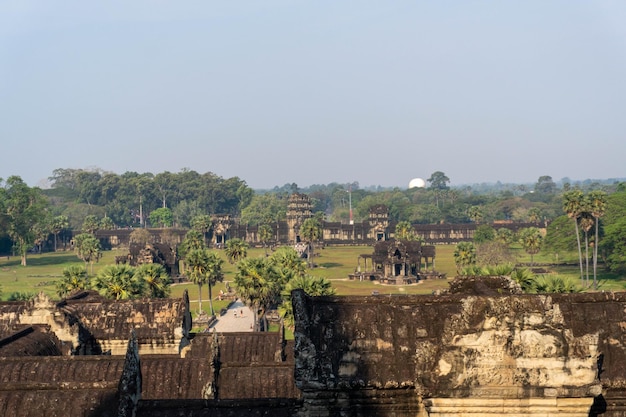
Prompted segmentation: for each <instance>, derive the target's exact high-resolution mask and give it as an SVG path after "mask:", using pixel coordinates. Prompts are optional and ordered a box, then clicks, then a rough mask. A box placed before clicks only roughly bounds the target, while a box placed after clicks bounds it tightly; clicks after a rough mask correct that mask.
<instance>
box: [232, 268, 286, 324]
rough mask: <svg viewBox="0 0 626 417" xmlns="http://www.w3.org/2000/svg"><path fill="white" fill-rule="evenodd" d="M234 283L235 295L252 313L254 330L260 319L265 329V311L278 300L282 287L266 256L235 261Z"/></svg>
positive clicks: (277, 274)
mask: <svg viewBox="0 0 626 417" xmlns="http://www.w3.org/2000/svg"><path fill="white" fill-rule="evenodd" d="M234 283H235V286H236V287H237V295H238V296H239V298H241V300H242V301H243V302H244V303H245V304H246V305H247V306H249V307H250V309H251V310H252V312H253V314H254V330H255V331H258V330H260V322H261V320H263V322H264V324H265V325H264V330H267V321H266V319H265V313H266V312H267V310H268V309H269V308H270V307H271V306H272V305H274V304H275V303H277V302H278V300H279V295H280V292H281V290H282V288H283V287H282V285H281V277H280V274H279V273H278V271H276V269H275V268H274V265H272V263H271V262H270V260H269V259H267V258H245V259H242V260H241V261H239V262H238V263H237V273H236V274H235V278H234Z"/></svg>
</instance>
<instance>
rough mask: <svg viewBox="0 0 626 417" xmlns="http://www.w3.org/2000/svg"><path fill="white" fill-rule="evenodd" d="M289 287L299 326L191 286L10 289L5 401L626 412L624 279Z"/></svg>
mask: <svg viewBox="0 0 626 417" xmlns="http://www.w3.org/2000/svg"><path fill="white" fill-rule="evenodd" d="M505 281H506V280H503V279H501V278H498V277H494V278H493V279H490V280H488V281H486V282H478V281H469V282H457V283H456V284H455V285H454V286H453V287H451V290H452V291H450V292H448V293H445V294H441V295H427V296H370V297H334V296H333V297H309V296H308V295H306V294H305V293H303V292H302V291H296V292H294V293H293V304H294V315H295V319H296V323H295V341H286V340H285V338H284V335H283V334H282V332H278V333H255V332H246V333H219V334H218V333H197V334H196V333H193V332H192V331H191V316H190V310H189V300H188V297H187V296H186V294H185V296H184V297H183V298H182V299H172V300H135V301H124V302H112V301H108V300H103V299H101V298H99V297H98V296H97V295H96V294H93V293H89V292H83V293H79V294H77V295H75V296H74V297H72V298H69V299H67V300H63V301H61V302H56V303H55V302H52V301H51V300H49V299H48V298H47V297H45V296H40V297H38V298H37V299H36V300H34V301H32V302H3V303H0V415H2V416H16V417H17V416H34V417H37V416H84V417H98V416H107V417H108V416H133V415H134V416H157V417H170V416H172V417H173V416H185V417H199V416H203V417H204V416H212V417H215V416H218V417H220V416H259V417H260V416H279V417H281V416H285V417H286V416H298V417H313V416H314V417H324V416H329V417H330V416H332V417H335V416H337V417H338V416H354V417H362V416H363V417H364V416H388V417H408V416H411V417H415V416H421V417H425V416H441V417H443V416H446V417H452V416H459V417H461V416H463V417H467V416H485V415H511V416H514V417H515V416H525V415H539V416H554V415H559V416H581V417H582V416H598V415H601V416H607V417H624V416H626V347H625V337H624V328H625V327H626V293H587V294H568V295H560V294H553V295H524V294H514V293H515V288H513V287H511V286H510V285H508V284H507V283H506V282H505Z"/></svg>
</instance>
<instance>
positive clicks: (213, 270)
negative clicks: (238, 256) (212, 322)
mask: <svg viewBox="0 0 626 417" xmlns="http://www.w3.org/2000/svg"><path fill="white" fill-rule="evenodd" d="M208 261H209V262H208V268H207V285H208V287H209V306H210V307H211V315H215V311H214V310H213V292H212V289H213V286H214V285H215V284H216V283H217V282H222V281H223V280H224V272H223V271H222V265H223V264H224V260H223V259H222V258H220V256H219V255H218V254H217V253H215V252H209V254H208Z"/></svg>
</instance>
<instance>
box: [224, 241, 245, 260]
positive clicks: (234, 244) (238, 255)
mask: <svg viewBox="0 0 626 417" xmlns="http://www.w3.org/2000/svg"><path fill="white" fill-rule="evenodd" d="M224 252H225V253H226V257H227V258H228V262H230V263H231V264H235V263H237V262H239V261H240V260H242V259H244V258H245V257H246V256H248V244H247V243H246V242H244V241H243V240H241V239H238V238H235V239H230V240H228V241H226V246H225V248H224Z"/></svg>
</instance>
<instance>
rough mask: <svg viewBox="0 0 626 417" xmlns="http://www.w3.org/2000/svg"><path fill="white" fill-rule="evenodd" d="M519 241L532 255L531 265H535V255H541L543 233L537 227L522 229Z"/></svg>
mask: <svg viewBox="0 0 626 417" xmlns="http://www.w3.org/2000/svg"><path fill="white" fill-rule="evenodd" d="M519 241H520V243H521V244H522V247H523V248H524V251H526V253H527V254H529V255H530V264H531V265H532V264H533V263H534V259H533V257H534V255H535V254H537V253H539V249H541V243H542V242H543V236H542V235H541V232H540V231H539V229H537V228H536V227H528V228H526V229H522V230H520V233H519Z"/></svg>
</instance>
